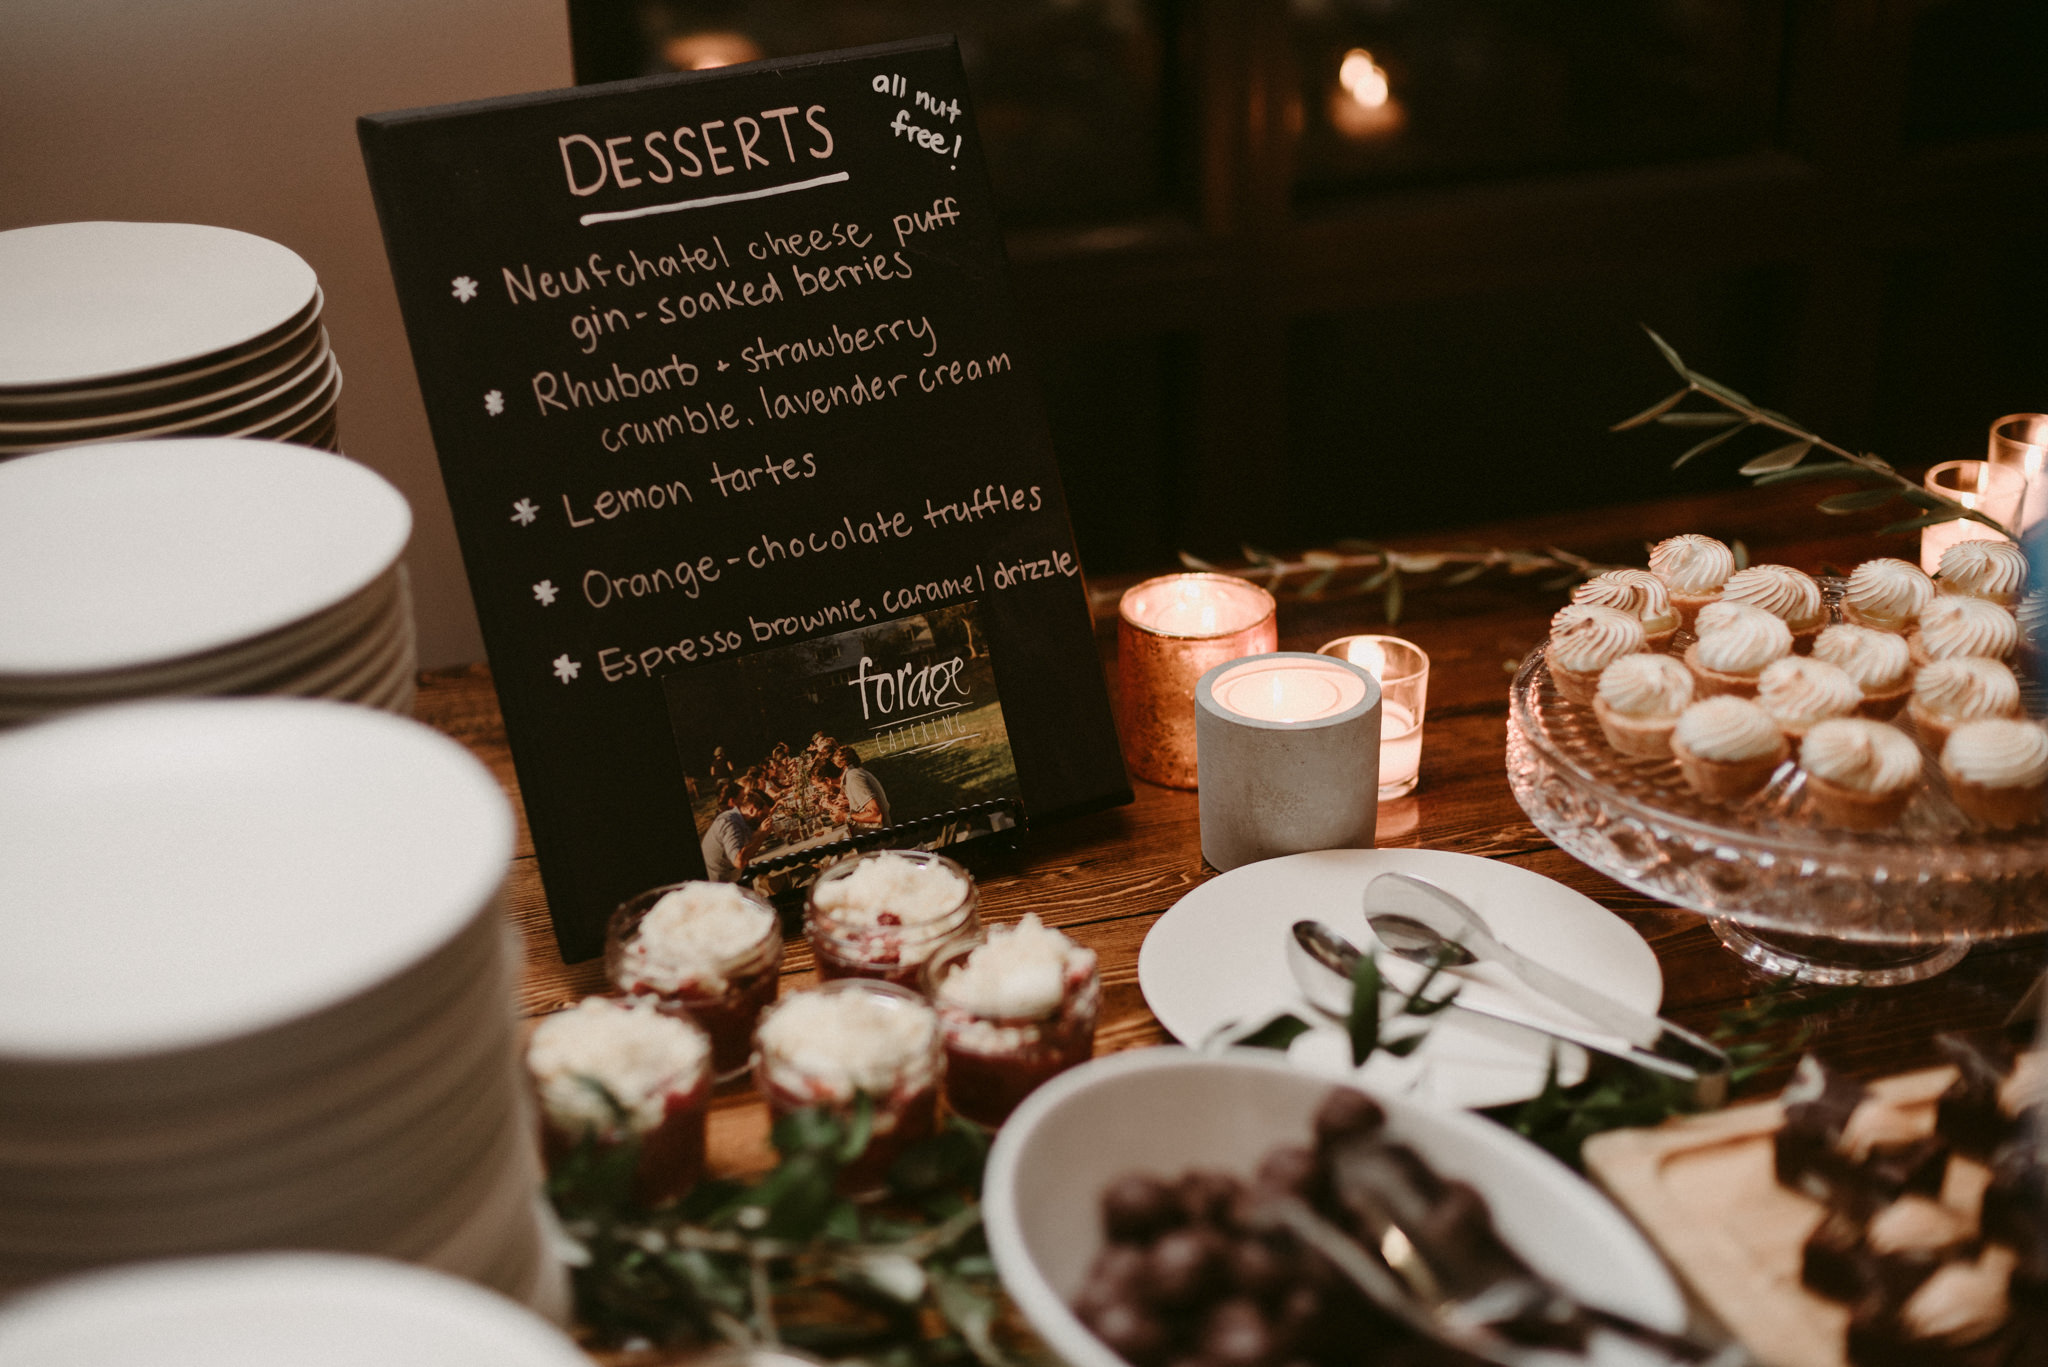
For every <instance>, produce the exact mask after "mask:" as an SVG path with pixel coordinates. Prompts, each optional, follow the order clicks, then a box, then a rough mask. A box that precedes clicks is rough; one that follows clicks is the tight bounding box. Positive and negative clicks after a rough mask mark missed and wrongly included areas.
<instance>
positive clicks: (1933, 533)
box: [1920, 460, 2027, 574]
mask: <svg viewBox="0 0 2048 1367" xmlns="http://www.w3.org/2000/svg"><path fill="white" fill-rule="evenodd" d="M1922 483H1923V484H1924V485H1925V486H1926V488H1927V492H1928V493H1930V494H1945V495H1946V496H1948V497H1949V498H1952V499H1954V500H1955V501H1956V502H1958V503H1960V504H1962V505H1963V506H1964V507H1965V508H1971V509H1975V510H1976V511H1977V512H1980V513H1983V514H1984V515H1985V516H1987V517H1992V518H1996V519H1997V520H1998V521H2000V522H2003V523H2004V524H2005V525H2006V526H2008V527H2015V528H2016V526H2017V524H2018V522H2019V516H2020V508H2021V506H2022V505H2023V504H2024V503H2025V502H2026V498H2027V479H2026V476H2025V475H2024V474H2023V473H2021V471H2020V470H2019V468H2018V467H2016V466H2012V465H1993V464H1992V463H1991V462H1990V461H1985V460H1945V461H1943V462H1942V463H1941V464H1939V465H1937V466H1935V467H1934V468H1932V469H1931V470H1929V471H1928V472H1927V477H1926V479H1925V480H1923V481H1922ZM2004 539H2005V538H2004V537H2002V536H2000V535H1999V534H1998V533H1997V532H1994V531H1992V530H1991V529H1990V528H1989V527H1987V526H1985V525H1984V524H1983V523H1981V522H1971V521H1968V520H1966V519H1962V518H1958V519H1957V520H1955V521H1954V522H1938V523H1936V524H1935V525H1934V526H1932V527H1924V528H1922V529H1921V531H1920V568H1921V569H1923V570H1925V571H1927V573H1929V574H1933V573H1934V572H1935V571H1936V570H1938V569H1940V568H1941V557H1942V553H1943V552H1945V551H1946V550H1948V548H1949V547H1951V546H1953V545H1955V544H1956V543H1957V542H1959V541H2003V540H2004Z"/></svg>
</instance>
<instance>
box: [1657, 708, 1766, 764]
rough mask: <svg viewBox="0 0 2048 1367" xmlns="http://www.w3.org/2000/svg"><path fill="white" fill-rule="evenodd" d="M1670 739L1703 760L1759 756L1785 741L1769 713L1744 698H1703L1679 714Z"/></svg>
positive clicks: (1744, 758)
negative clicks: (1676, 727)
mask: <svg viewBox="0 0 2048 1367" xmlns="http://www.w3.org/2000/svg"><path fill="white" fill-rule="evenodd" d="M1671 738H1672V741H1673V742H1674V743H1675V744H1678V745H1683V746H1684V747H1685V748H1686V749H1688V750H1690V751H1692V753H1693V754H1695V755H1698V756H1699V757H1700V758H1701V759H1705V760H1720V761H1723V762H1734V761H1737V760H1746V759H1762V758H1763V757H1764V756H1766V755H1771V754H1775V753H1777V751H1778V750H1779V748H1780V747H1782V746H1783V745H1784V744H1785V740H1784V737H1783V736H1781V735H1779V733H1778V723H1777V722H1775V721H1773V720H1772V719H1771V714H1770V713H1768V712H1766V711H1764V710H1763V708H1761V707H1758V706H1757V705H1756V704H1755V703H1753V702H1751V701H1750V700H1749V699H1747V698H1733V697H1727V696H1725V695H1724V696H1721V697H1717V698H1705V699H1702V700H1701V701H1699V702H1696V703H1694V704H1693V705H1692V706H1690V707H1688V708H1686V709H1685V711H1684V712H1683V713H1682V714H1681V715H1680V716H1679V718H1678V729H1677V730H1676V731H1674V732H1672V737H1671Z"/></svg>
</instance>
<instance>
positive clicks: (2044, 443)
mask: <svg viewBox="0 0 2048 1367" xmlns="http://www.w3.org/2000/svg"><path fill="white" fill-rule="evenodd" d="M1988 454H1989V459H1990V461H1991V463H1992V464H1993V465H2003V466H2008V467H2010V468H2012V469H2015V470H2018V471H2019V472H2020V474H2021V476H2023V477H2024V478H2025V479H2026V481H2027V492H2026V495H2025V497H2024V499H2023V500H2022V502H2021V504H2020V512H2019V521H2018V522H2016V523H2008V524H2007V525H2008V526H2010V527H2012V529H2013V530H2014V531H2016V532H2023V531H2026V530H2027V529H2028V528H2030V527H2032V526H2033V525H2034V524H2035V523H2037V522H2039V521H2040V520H2041V519H2042V518H2043V517H2048V413H2008V414H2006V415H2005V416H2004V417H2002V418H2000V419H1999V420H1998V421H1997V422H1995V423H1992V424H1991V446H1990V451H1989V453H1988Z"/></svg>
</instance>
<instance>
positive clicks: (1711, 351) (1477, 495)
mask: <svg viewBox="0 0 2048 1367" xmlns="http://www.w3.org/2000/svg"><path fill="white" fill-rule="evenodd" d="M1789 304H1790V294H1789V291H1788V289H1787V288H1786V282H1785V281H1784V280H1783V279H1782V278H1781V277H1779V276H1778V275H1776V274H1774V273H1771V272H1764V271H1756V272H1744V273H1740V274H1735V275H1729V276H1716V277H1710V278H1706V279H1699V278H1693V279H1677V280H1647V281H1616V282H1611V283H1604V284H1601V285H1598V286H1595V287H1591V288H1584V287H1581V288H1574V289H1558V290H1542V291H1522V292H1515V293H1505V294H1488V295H1483V296H1475V297H1471V298H1466V299H1458V300H1433V301H1429V302H1426V303H1417V304H1404V305H1396V306H1390V307H1385V308H1375V309H1370V310H1364V311H1360V312H1357V313H1348V314H1344V315H1340V316H1333V317H1322V318H1312V319H1303V320H1301V321H1300V322H1298V323H1296V324H1295V325H1294V327H1293V328H1292V329H1291V330H1290V336H1289V338H1288V365H1289V381H1288V396H1287V397H1288V413H1289V428H1288V459H1289V464H1290V467H1291V468H1290V470H1289V480H1288V489H1289V495H1290V506H1289V509H1288V527H1287V539H1288V541H1289V542H1290V543H1292V544H1302V543H1317V542H1320V543H1325V544H1327V543H1328V542H1329V541H1331V540H1334V539H1336V538H1338V537H1345V536H1374V535H1385V534H1392V533H1397V532H1406V531H1416V530H1423V529H1427V528H1431V527H1449V526H1457V525H1459V524H1465V523H1473V522H1480V521H1486V520H1491V519H1497V518H1504V517H1510V516H1515V515H1517V514H1521V513H1536V512H1550V511H1557V510H1562V509H1570V508H1587V507H1598V506H1601V505H1604V504H1613V503H1622V502H1628V501H1632V500H1636V499H1643V498H1656V497H1663V496H1668V495H1671V494H1676V493H1681V492H1685V491H1687V490H1693V489H1699V488H1713V487H1725V486H1727V485H1729V484H1731V483H1735V482H1738V481H1736V480H1735V477H1734V475H1733V474H1732V471H1733V470H1734V467H1735V466H1736V465H1738V464H1740V463H1741V460H1742V459H1746V458H1747V457H1748V456H1753V455H1759V454H1761V453H1762V451H1763V450H1764V449H1766V447H1765V446H1764V445H1757V446H1754V447H1741V451H1742V453H1743V454H1741V455H1737V454H1735V451H1736V449H1737V447H1738V445H1739V443H1731V444H1730V446H1729V448H1728V453H1726V454H1724V453H1721V452H1716V453H1713V454H1710V455H1707V456H1703V457H1702V458H1700V459H1699V460H1697V461H1695V462H1693V463H1692V464H1690V465H1688V466H1686V467H1685V468H1684V469H1683V470H1681V471H1678V472H1676V473H1674V472H1673V471H1672V470H1671V468H1670V467H1671V462H1672V460H1673V459H1674V458H1675V457H1676V456H1677V455H1678V454H1679V453H1680V452H1681V451H1683V450H1684V449H1685V448H1686V447H1687V446H1689V445H1690V444H1691V443H1692V441H1693V440H1695V439H1696V438H1697V437H1698V435H1699V434H1698V433H1697V432H1680V431H1675V430H1672V429H1669V428H1652V429H1650V430H1648V431H1635V432H1626V433H1619V434H1616V433H1610V432H1609V431H1608V430H1607V428H1608V425H1609V424H1611V423H1613V422H1616V421H1618V420H1619V419H1621V418H1625V417H1627V416H1628V415H1629V414H1631V413H1634V412H1638V411H1640V410H1641V409H1644V408H1647V407H1649V405H1650V404H1651V403H1653V402H1654V401H1656V400H1657V399H1659V398H1662V397H1663V396H1664V395H1666V394H1668V393H1670V392H1671V391H1672V390H1674V389H1676V388H1678V381H1677V379H1676V377H1674V376H1673V374H1672V373H1671V371H1670V369H1669V368H1668V367H1666V366H1665V364H1664V363H1663V361H1662V360H1660V359H1659V358H1658V356H1657V353H1656V351H1655V349H1654V348H1653V347H1652V346H1651V344H1650V341H1649V339H1648V338H1647V337H1645V336H1644V335H1643V333H1642V330H1641V328H1640V327H1639V326H1638V322H1639V321H1644V322H1648V323H1650V325H1651V326H1653V327H1655V328H1657V329H1658V330H1659V331H1660V332H1662V333H1663V334H1664V335H1665V336H1666V337H1668V338H1669V339H1670V340H1671V341H1672V343H1673V344H1674V345H1675V346H1677V347H1678V349H1679V350H1680V351H1681V352H1682V353H1684V355H1685V357H1686V360H1687V361H1688V362H1689V363H1690V364H1691V365H1693V366H1694V367H1695V368H1696V369H1699V370H1701V371H1702V372H1704V373H1706V374H1708V375H1711V376H1713V377H1714V378H1716V379H1719V380H1722V381H1724V382H1725V383H1727V384H1731V385H1733V386H1735V387H1736V388H1737V389H1740V390H1742V391H1743V392H1744V393H1747V394H1751V395H1756V396H1758V397H1759V398H1761V399H1762V401H1763V402H1766V403H1769V402H1771V400H1772V399H1779V400H1781V401H1782V396H1783V394H1784V391H1785V383H1786V382H1785V379H1784V367H1783V365H1782V363H1781V360H1780V357H1781V354H1782V352H1783V350H1784V337H1785V324H1786V321H1787V319H1788V317H1789V312H1790V309H1789ZM1794 416H1798V415H1797V414H1795V415H1794ZM1745 440H1747V439H1745Z"/></svg>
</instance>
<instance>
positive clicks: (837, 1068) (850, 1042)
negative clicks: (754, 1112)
mask: <svg viewBox="0 0 2048 1367" xmlns="http://www.w3.org/2000/svg"><path fill="white" fill-rule="evenodd" d="M758 1038H759V1040H760V1042H761V1050H762V1052H763V1053H764V1054H772V1055H773V1056H774V1058H775V1061H776V1066H777V1069H778V1071H783V1070H786V1071H787V1072H790V1073H795V1074H797V1075H799V1076H801V1077H802V1078H803V1079H804V1080H805V1081H806V1082H807V1083H809V1084H810V1086H811V1088H812V1089H813V1090H814V1091H816V1092H818V1093H819V1094H821V1095H823V1096H826V1097H829V1098H831V1099H832V1100H833V1101H835V1102H844V1101H851V1100H852V1099H853V1095H854V1093H856V1092H865V1093H867V1094H868V1095H869V1096H871V1097H876V1098H878V1099H879V1098H883V1097H887V1096H889V1095H891V1094H892V1093H894V1092H896V1091H897V1090H898V1089H900V1088H902V1087H905V1086H910V1087H915V1086H917V1085H919V1084H920V1083H921V1082H923V1081H924V1079H925V1075H926V1074H927V1073H928V1072H929V1071H930V1069H931V1067H932V1065H931V1062H930V1060H931V1058H932V1056H933V1053H934V1051H935V1050H936V1048H937V1046H938V1039H939V1018H938V1015H937V1013H936V1012H934V1011H933V1010H932V1009H931V1007H930V1006H928V1005H926V1004H925V1003H924V1002H922V1001H916V1000H912V999H910V998H908V997H899V996H897V995H895V994H893V993H882V992H875V991H868V990H865V989H862V988H852V989H843V990H838V991H829V992H799V993H797V994H796V995H795V996H791V997H785V998H783V999H782V1001H781V1002H780V1003H779V1004H778V1005H776V1006H774V1007H772V1008H771V1009H770V1010H769V1012H768V1014H767V1015H766V1016H765V1017H764V1018H763V1019H762V1021H761V1028H760V1031H759V1034H758Z"/></svg>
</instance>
